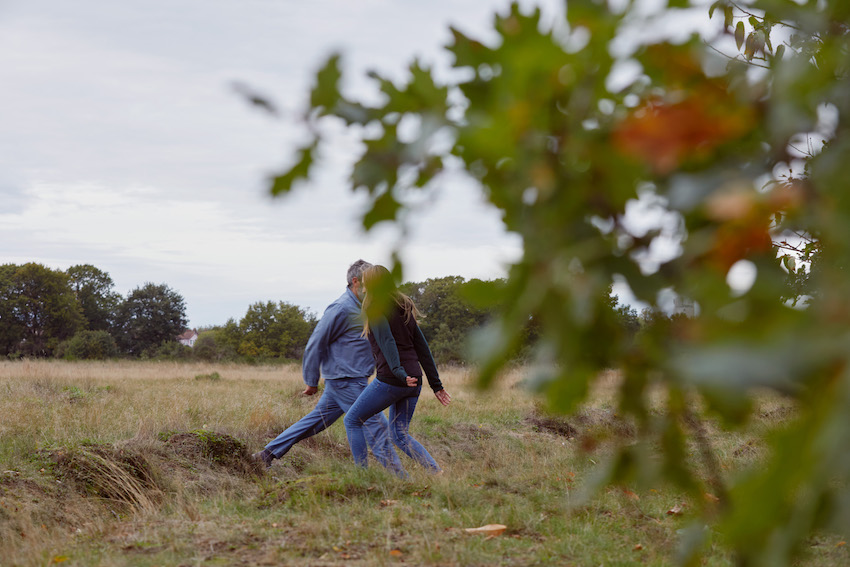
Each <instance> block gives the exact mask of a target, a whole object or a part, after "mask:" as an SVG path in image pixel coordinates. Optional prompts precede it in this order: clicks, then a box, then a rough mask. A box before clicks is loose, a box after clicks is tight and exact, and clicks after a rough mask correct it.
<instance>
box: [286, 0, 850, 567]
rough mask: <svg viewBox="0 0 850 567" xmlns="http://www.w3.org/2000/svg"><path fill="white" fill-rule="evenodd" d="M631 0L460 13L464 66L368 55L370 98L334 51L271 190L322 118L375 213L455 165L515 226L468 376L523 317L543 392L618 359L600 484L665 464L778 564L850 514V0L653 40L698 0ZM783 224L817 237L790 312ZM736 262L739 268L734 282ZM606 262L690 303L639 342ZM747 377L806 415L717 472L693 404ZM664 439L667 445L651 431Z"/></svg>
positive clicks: (745, 384) (757, 556)
mask: <svg viewBox="0 0 850 567" xmlns="http://www.w3.org/2000/svg"><path fill="white" fill-rule="evenodd" d="M623 4H625V6H623ZM639 4H641V3H639V2H626V3H622V2H617V3H616V5H615V3H611V5H610V6H609V3H608V2H604V1H602V0H570V2H568V3H567V8H566V16H567V17H566V21H565V22H558V23H557V24H556V26H555V29H554V30H553V29H550V28H548V27H547V26H546V24H545V23H543V22H542V21H541V18H540V13H539V12H534V13H532V14H523V13H521V11H520V10H519V8H518V7H517V6H516V5H513V6H512V7H511V8H510V10H509V11H508V12H507V13H504V14H500V15H497V16H496V17H495V19H494V26H493V31H494V32H495V36H496V39H494V40H493V41H490V42H486V41H478V40H476V39H475V38H472V37H468V36H467V35H465V34H464V33H462V32H461V31H459V30H457V29H452V41H451V43H450V44H449V45H448V50H449V52H450V54H451V56H452V57H453V65H452V67H453V69H452V70H453V71H455V72H454V73H452V74H445V73H441V74H440V75H439V76H440V77H452V79H450V82H441V81H440V80H439V79H438V78H437V74H436V73H434V72H432V70H431V69H429V68H428V67H426V66H424V65H423V64H422V63H420V62H418V61H417V62H414V63H412V64H411V65H410V67H409V70H408V74H407V77H406V78H405V79H404V80H402V81H399V82H397V83H394V82H392V81H390V80H388V79H385V78H383V77H382V76H380V75H379V74H378V73H372V74H371V77H372V78H373V79H374V80H375V82H376V84H377V86H378V88H379V89H380V91H381V93H382V97H381V98H380V102H379V103H377V104H371V103H369V104H364V103H361V102H359V101H357V100H354V99H352V98H349V97H347V96H345V94H344V93H342V92H341V91H340V87H339V85H340V82H341V71H340V62H339V56H338V55H334V56H332V57H331V58H330V59H329V60H328V61H327V63H326V64H325V65H324V66H323V67H322V68H321V70H320V71H319V72H318V74H317V76H316V85H315V87H314V89H313V90H312V92H311V96H310V103H309V108H308V109H307V111H306V112H305V114H304V120H305V122H306V123H307V130H308V131H309V133H310V134H311V138H310V140H309V141H308V143H307V144H306V145H305V146H303V147H302V148H301V149H300V150H299V151H298V153H297V155H296V159H295V163H294V164H293V165H292V166H291V167H290V168H288V169H287V170H285V171H284V172H283V173H281V174H280V175H279V176H277V177H275V178H274V179H273V181H272V187H271V191H272V193H273V194H276V195H279V194H283V193H286V192H288V191H289V190H290V189H291V188H292V186H293V184H295V183H296V182H298V181H300V180H303V179H305V178H308V177H309V176H310V173H311V166H312V165H313V163H314V160H315V158H316V156H318V155H319V151H320V144H321V142H322V138H323V135H324V133H325V132H326V131H327V130H325V129H324V127H325V124H326V123H327V122H335V123H340V122H342V123H344V124H346V125H347V126H348V127H349V129H350V130H351V131H353V132H354V133H356V134H357V135H359V136H360V137H361V140H362V142H363V147H364V151H363V154H362V156H361V158H360V159H359V161H358V162H357V163H356V164H355V165H354V167H353V169H352V173H351V178H350V182H351V186H352V188H353V189H355V190H360V191H363V192H365V193H367V194H368V196H369V199H370V204H371V206H370V207H369V208H368V210H367V211H366V212H365V213H364V215H363V217H362V221H363V226H364V227H365V228H366V229H367V230H368V229H371V228H372V227H373V226H375V225H376V224H378V223H380V222H384V221H390V222H395V223H399V224H402V225H403V224H404V222H405V219H406V218H415V216H416V215H404V214H403V212H404V210H405V208H406V205H405V203H406V202H407V197H408V195H409V194H410V193H415V192H422V191H425V192H428V191H431V190H433V189H434V188H435V187H437V186H438V185H440V184H441V182H442V181H443V177H442V174H443V173H444V172H445V171H447V170H457V169H461V170H463V171H465V172H466V173H467V174H468V175H469V176H470V177H471V178H473V179H475V180H477V181H478V182H479V183H480V185H481V187H482V189H483V192H484V194H485V196H486V197H487V199H489V201H490V203H491V204H492V205H493V206H495V207H496V208H498V209H499V211H500V212H501V213H502V215H503V219H504V223H505V227H506V228H507V229H508V230H510V231H513V232H516V233H518V234H520V235H521V236H522V237H523V241H524V254H523V257H522V259H521V260H520V261H518V262H517V263H516V264H515V265H514V266H513V267H512V268H511V271H510V275H509V278H508V283H507V286H506V287H505V288H504V289H503V290H495V289H487V288H486V287H482V289H480V290H479V296H480V297H485V298H486V297H489V298H492V299H493V300H494V302H495V303H496V304H497V305H501V306H502V307H503V308H502V310H501V316H500V318H499V319H498V320H497V322H496V323H494V324H493V325H492V326H491V328H490V329H489V331H487V332H486V333H484V334H482V335H481V337H480V353H481V360H482V364H483V366H482V373H481V374H482V375H481V378H482V382H483V383H484V384H488V383H490V382H491V381H492V380H493V378H494V377H495V376H496V374H497V372H498V371H499V369H500V368H502V367H503V365H504V364H505V363H506V361H507V360H508V359H509V357H510V355H511V353H512V352H514V351H515V349H516V347H517V344H518V342H519V341H520V340H521V338H522V335H523V333H524V332H525V329H526V326H527V323H528V321H529V320H531V319H533V320H534V321H535V322H536V323H537V325H538V332H539V336H540V341H539V343H538V349H537V353H536V358H537V360H538V362H539V365H538V366H539V368H540V369H541V370H540V372H539V373H538V375H537V376H536V378H535V382H536V384H537V385H538V387H539V389H540V390H541V391H543V392H545V394H546V397H547V399H548V400H549V401H550V403H551V405H552V407H554V408H557V409H559V410H561V411H570V410H571V409H572V408H574V407H576V404H578V403H580V402H581V400H583V399H585V398H586V396H587V392H588V390H589V386H590V384H591V383H592V381H593V380H594V379H595V377H596V376H597V375H598V371H599V369H600V367H604V366H615V367H618V368H621V369H622V371H623V372H624V375H625V378H626V379H625V380H624V381H623V383H622V387H621V390H620V396H619V401H618V406H619V411H620V412H622V413H623V414H624V415H628V416H631V417H633V418H634V419H635V420H636V422H637V424H638V429H639V432H640V439H641V442H640V443H636V444H633V443H630V444H624V445H623V446H622V447H621V450H620V451H619V453H618V455H617V456H616V458H614V459H613V460H612V463H611V468H610V471H609V474H608V475H607V476H606V477H605V478H604V479H603V480H605V481H609V482H628V481H629V480H635V479H641V480H645V481H647V482H652V481H653V480H654V479H659V478H665V479H667V480H669V481H672V482H673V483H675V485H677V486H678V487H680V488H681V489H682V490H685V491H687V492H688V493H689V494H692V495H697V494H701V493H702V492H705V491H710V492H712V493H713V494H716V495H717V497H718V498H719V499H720V502H721V506H720V507H719V510H715V509H714V508H713V507H709V506H705V507H704V510H703V512H704V515H705V521H706V522H709V523H711V525H716V526H720V529H722V530H723V531H724V532H725V533H727V534H728V539H727V544H728V545H729V546H730V547H731V548H733V549H734V550H735V552H736V553H737V555H738V558H739V561H740V562H741V563H742V564H761V565H780V564H786V563H787V562H789V561H790V560H791V558H792V557H793V556H794V555H795V554H796V553H797V551H798V550H799V549H800V546H801V545H802V543H803V542H804V541H805V538H806V537H807V535H808V534H809V533H811V532H812V531H813V530H816V529H818V528H820V527H824V526H831V527H835V528H838V529H842V530H847V529H848V528H850V515H848V514H846V513H845V512H844V510H847V509H848V505H847V503H848V502H850V490H848V488H849V487H848V481H849V480H850V459H848V458H847V457H846V447H847V446H848V443H850V428H848V427H847V426H846V415H847V414H848V412H850V364H848V356H850V354H848V353H850V348H848V347H850V344H849V343H848V341H850V338H848V333H847V328H848V323H850V299H848V295H847V290H848V289H850V272H848V271H847V269H846V267H847V266H848V264H850V262H848V261H850V199H848V197H847V194H846V193H847V192H846V188H847V183H846V172H845V169H846V163H847V162H848V158H850V138H848V123H850V121H848V115H850V97H848V96H847V93H848V92H850V73H849V72H848V70H850V33H849V32H850V25H848V24H850V3H847V2H846V1H844V0H819V1H814V0H810V1H805V2H800V1H790V0H753V1H752V2H749V3H747V4H740V5H739V4H736V3H735V2H732V1H727V0H720V1H719V2H716V3H715V4H714V5H712V6H711V7H710V9H709V8H708V7H707V6H705V5H700V4H698V3H696V2H695V4H697V5H696V7H695V8H694V9H698V10H703V11H705V12H708V13H706V15H705V17H706V18H709V17H713V21H714V22H715V24H716V30H717V31H716V35H715V36H713V37H709V38H707V39H704V38H698V37H694V38H692V39H691V40H690V41H687V42H685V43H683V44H673V43H671V42H668V41H664V40H663V39H646V40H643V41H642V40H635V41H634V43H633V44H631V45H630V44H629V42H628V41H627V40H626V39H625V38H626V37H649V36H647V35H646V34H643V35H642V34H640V33H638V30H641V29H643V28H647V27H650V26H651V25H652V24H653V18H659V19H663V18H664V17H665V16H669V15H670V14H672V13H674V12H676V10H678V9H682V8H687V7H689V4H690V3H689V2H687V1H685V0H670V2H669V6H668V7H667V8H666V10H664V11H662V13H660V14H652V15H648V14H647V13H646V11H642V10H641V9H636V6H637V5H639ZM612 6H613V7H612ZM724 42H725V43H724ZM733 42H737V48H738V49H740V50H741V52H740V54H738V52H735V51H734V50H735V47H732V45H734V43H733ZM730 43H731V45H730ZM729 47H731V51H732V54H727V55H726V56H722V55H720V54H719V53H720V52H722V51H723V50H724V49H726V50H727V53H728V52H729V51H730V50H729V49H728V48H729ZM727 59H728V61H727ZM624 69H626V70H632V71H633V72H625V73H624V72H623V70H624ZM724 69H725V70H724ZM821 142H823V143H821ZM800 147H803V148H806V147H808V148H809V149H808V150H803V151H800V149H799V148H800ZM636 199H644V200H647V199H648V200H650V201H653V202H655V203H656V205H657V207H658V208H659V209H660V210H661V211H662V212H663V213H664V214H666V215H667V218H672V219H675V220H676V223H675V224H677V225H678V228H676V229H675V230H672V231H671V230H670V229H669V228H664V227H663V226H659V229H658V230H650V231H648V232H647V231H644V230H636V229H635V228H633V226H632V225H631V224H630V223H629V222H628V219H627V216H626V208H627V206H628V205H629V203H630V202H632V201H634V200H636ZM420 201H421V200H420ZM795 235H797V236H796V237H797V238H802V239H803V240H806V239H807V240H808V241H809V242H816V243H817V245H816V246H814V247H806V246H804V245H802V244H801V245H800V246H799V249H800V251H801V253H802V254H803V259H811V258H812V253H813V252H816V259H817V266H818V270H816V271H815V270H812V271H811V272H810V273H809V276H808V277H807V278H805V280H806V281H805V286H806V293H807V294H808V295H809V296H810V297H811V301H810V303H809V305H808V308H807V309H804V310H799V309H792V308H791V307H789V306H788V305H786V303H785V301H784V299H787V298H788V297H789V290H788V286H787V279H788V278H787V271H788V270H791V271H794V272H796V270H798V269H799V270H803V271H805V272H807V273H808V270H806V267H805V266H801V267H798V266H796V262H791V261H790V259H789V258H785V259H783V260H781V261H780V260H778V259H777V250H776V247H775V245H774V238H776V240H777V241H780V240H784V241H786V242H787V241H789V240H791V241H793V238H794V237H795ZM665 239H667V240H670V239H672V240H674V241H677V242H678V246H679V252H678V255H677V256H676V257H675V258H673V259H670V260H665V259H663V258H662V259H658V257H657V256H656V255H655V254H654V253H653V250H654V248H655V246H657V244H658V243H661V242H662V241H663V240H665ZM792 247H793V245H792ZM782 255H785V256H787V255H788V248H787V247H786V248H785V250H784V251H783V252H782ZM739 270H744V271H745V272H749V273H751V274H754V277H753V281H752V282H751V284H750V285H746V284H744V285H739V284H736V285H735V287H730V285H729V283H727V280H729V279H730V278H732V277H733V276H734V273H735V272H737V271H739ZM395 272H396V274H398V275H400V272H401V266H400V265H397V266H395ZM618 278H619V279H621V280H622V281H625V282H626V283H627V284H628V285H629V287H630V288H631V289H632V291H633V292H634V293H635V295H636V296H637V297H638V298H639V299H641V300H643V301H645V302H647V303H648V304H649V305H651V306H657V305H658V303H659V301H660V296H661V295H662V294H664V293H665V292H669V291H670V290H672V291H674V292H675V293H676V294H678V295H680V296H683V297H686V298H689V299H691V300H693V301H695V302H696V304H697V305H698V306H699V310H700V316H699V317H697V318H695V319H693V320H687V321H678V322H673V323H672V324H669V325H659V326H657V327H656V329H655V331H654V332H653V333H648V334H645V335H644V336H642V337H641V339H640V340H639V341H632V340H631V339H630V337H628V336H627V335H626V334H625V333H623V332H622V329H620V328H619V327H618V326H617V325H616V322H615V320H614V318H613V317H611V316H610V312H609V311H607V310H606V309H605V308H604V307H605V303H606V297H605V294H604V290H605V289H606V288H607V286H609V285H610V284H611V282H612V281H614V280H615V279H618ZM797 279H798V280H799V279H800V278H797ZM730 281H731V280H730ZM792 283H793V282H792ZM797 283H799V282H797ZM795 285H796V283H795ZM792 299H795V300H796V299H799V298H798V297H792ZM654 387H660V388H662V389H664V390H665V391H666V392H667V394H666V406H665V411H664V412H662V413H661V414H660V415H658V414H654V413H652V412H650V411H649V410H648V405H647V398H648V392H649V391H650V389H652V388H654ZM758 388H769V389H772V390H774V391H776V392H780V393H782V394H783V395H787V396H790V397H793V398H794V399H796V400H797V401H798V402H799V403H800V412H799V414H798V415H797V417H796V419H795V421H794V422H793V424H792V425H790V426H789V427H787V428H783V429H782V430H781V431H777V432H774V433H773V434H772V435H771V436H770V438H771V442H772V447H773V449H772V453H771V454H770V457H769V458H768V459H767V462H766V465H765V466H764V467H761V468H760V469H758V470H753V471H750V472H748V473H746V474H742V475H734V476H730V475H728V474H726V473H724V471H723V470H722V469H721V468H720V467H719V466H718V464H717V458H716V455H715V454H714V452H713V451H712V450H711V448H710V447H709V446H708V444H707V441H706V436H705V433H704V431H703V428H702V426H701V424H700V422H699V420H697V419H695V417H694V415H693V414H692V411H691V409H690V404H689V400H690V399H691V397H692V396H697V397H698V399H700V400H701V402H702V403H704V404H705V405H706V407H708V408H709V410H710V411H711V412H715V413H716V414H717V415H719V416H721V417H722V418H723V420H724V421H725V423H727V424H728V425H730V426H731V425H740V424H742V423H745V422H746V420H747V419H748V418H749V417H751V410H752V407H753V403H752V394H753V392H754V391H755V390H757V389H758ZM689 437H691V438H693V439H696V440H697V441H698V442H700V443H701V445H702V448H701V454H702V455H703V460H704V462H703V466H704V467H705V470H706V471H708V475H707V476H701V475H699V474H697V471H696V470H695V467H694V464H693V463H691V462H689V461H687V460H686V459H684V458H683V455H685V454H686V452H687V451H686V443H687V439H688V438H689ZM654 443H657V444H659V445H660V446H661V447H663V451H662V453H661V458H660V459H656V458H655V455H654V453H653V452H651V451H646V450H644V447H645V446H646V445H647V444H654ZM704 534H705V532H703V531H699V530H698V531H695V532H690V533H688V534H687V535H686V537H684V538H683V541H685V542H688V543H689V544H690V548H689V549H690V553H686V554H685V555H684V557H683V560H695V557H696V555H695V554H696V553H697V552H698V550H699V547H700V544H701V542H702V541H704V537H703V536H704Z"/></svg>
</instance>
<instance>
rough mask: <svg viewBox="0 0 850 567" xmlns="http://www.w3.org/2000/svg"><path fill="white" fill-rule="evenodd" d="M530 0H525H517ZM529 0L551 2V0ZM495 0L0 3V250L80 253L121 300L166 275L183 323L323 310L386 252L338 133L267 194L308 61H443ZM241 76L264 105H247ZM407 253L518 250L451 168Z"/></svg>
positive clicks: (426, 272)
mask: <svg viewBox="0 0 850 567" xmlns="http://www.w3.org/2000/svg"><path fill="white" fill-rule="evenodd" d="M526 4H531V2H528V3H526ZM535 4H542V6H543V8H544V13H545V14H547V15H549V16H550V17H555V14H558V13H561V12H562V2H561V1H560V0H546V1H539V2H535ZM507 5H508V4H507V2H503V1H499V0H434V1H431V2H414V1H412V0H359V1H357V2H351V1H349V0H313V1H311V2H304V1H295V0H167V1H166V0H145V1H138V0H124V1H120V2H116V1H114V0H75V1H73V2H68V1H67V0H0V197H2V206H0V263H16V264H22V263H26V262H39V263H42V264H45V265H47V266H49V267H51V268H56V269H63V270H64V269H67V268H68V267H69V266H72V265H75V264H93V265H95V266H97V267H98V268H100V269H102V270H104V271H106V272H108V273H109V274H110V275H111V276H112V278H113V280H114V281H115V284H116V291H118V292H119V293H121V294H122V295H126V294H127V293H128V292H129V291H131V290H132V289H134V288H136V287H138V286H141V285H143V284H144V283H146V282H153V283H165V284H168V285H169V286H170V287H171V288H173V289H174V290H176V291H177V292H179V293H180V294H181V295H182V296H183V297H184V299H185V301H186V307H187V314H188V317H189V320H190V325H191V326H193V327H198V326H206V325H214V324H222V323H224V322H225V321H226V320H227V319H228V318H230V317H234V318H236V319H239V318H240V317H241V316H242V315H244V314H245V311H246V310H247V308H248V306H249V305H250V304H251V303H253V302H256V301H266V300H274V301H279V300H282V301H288V302H290V303H294V304H297V305H300V306H302V307H306V308H308V309H310V310H312V311H313V312H315V313H317V314H321V312H322V311H323V310H324V307H325V306H326V305H327V304H328V303H329V302H330V301H332V300H333V299H334V298H336V297H337V296H338V295H339V294H340V293H341V292H342V289H343V287H344V285H345V281H344V279H345V270H346V268H347V266H348V265H349V264H350V263H351V262H352V261H353V260H356V259H357V258H364V259H366V260H369V261H372V262H375V263H387V262H389V251H390V250H391V248H392V243H393V240H394V238H395V237H396V236H395V233H394V231H393V230H390V229H381V230H379V231H377V232H376V233H375V234H370V235H368V236H367V235H364V234H363V231H362V229H360V227H359V224H358V222H357V218H358V211H359V210H360V208H361V207H362V204H363V202H362V199H361V197H359V196H357V195H354V194H352V193H351V192H350V191H349V190H348V189H346V188H345V186H344V176H345V173H346V168H347V164H348V163H349V160H350V157H351V155H353V153H354V151H355V150H356V146H355V145H354V144H353V142H350V141H346V139H345V138H342V139H340V140H338V141H337V143H335V144H334V146H333V148H332V149H331V151H330V152H328V154H327V155H326V156H325V158H326V159H325V161H324V162H323V163H324V165H323V167H322V170H321V172H320V174H319V175H318V176H317V178H316V180H315V182H314V183H312V184H311V185H310V186H309V187H308V188H302V189H301V190H299V191H297V192H296V193H295V194H294V195H292V196H290V197H288V198H286V199H276V200H272V199H271V198H270V197H269V196H268V195H267V189H266V188H267V179H268V177H269V176H270V175H271V174H273V173H274V172H275V171H277V170H279V169H281V167H282V165H283V164H284V163H285V162H286V160H287V158H289V157H291V149H292V147H293V144H294V142H295V141H296V140H297V134H298V130H297V127H296V125H295V121H294V117H295V116H296V113H297V112H298V111H300V110H301V109H302V108H303V107H304V105H305V101H306V98H307V95H308V90H309V87H310V84H311V80H312V77H313V74H314V72H315V70H316V69H317V68H318V66H319V65H320V64H321V63H322V62H323V61H324V59H325V58H326V57H327V56H328V55H329V54H330V53H331V52H332V51H333V50H341V51H342V52H343V55H344V62H345V66H346V70H347V71H348V72H349V76H350V77H351V78H352V82H350V83H348V84H347V85H346V86H347V87H348V88H350V89H353V90H355V91H357V90H360V91H362V92H364V93H366V92H367V90H366V89H367V83H366V82H365V81H363V80H362V79H361V77H363V76H364V74H365V71H366V70H369V69H376V70H379V71H380V72H382V73H383V74H385V75H388V76H391V77H392V76H396V77H398V76H401V74H402V73H403V71H404V69H405V67H406V66H407V65H408V64H409V62H410V60H411V59H412V58H413V57H414V56H419V57H420V58H421V59H422V60H424V61H425V62H428V63H432V64H435V65H436V66H438V67H440V66H446V65H447V62H448V56H447V54H446V52H445V51H444V50H443V46H445V45H446V44H447V43H448V41H449V33H448V25H449V24H453V25H455V26H456V27H459V28H461V29H462V30H464V31H466V32H468V33H471V34H472V35H474V36H476V37H482V38H486V37H487V36H486V30H487V29H488V27H489V26H490V24H491V22H492V13H493V11H494V9H499V10H501V11H504V10H505V8H506V6H507ZM234 81H239V82H242V83H245V84H247V85H250V86H251V87H252V88H253V89H255V90H256V91H258V92H260V93H262V94H264V95H266V96H268V98H270V99H271V100H273V101H275V102H276V103H277V104H278V106H279V107H280V109H281V114H282V117H281V119H278V120H275V119H273V118H271V117H270V116H269V115H267V114H264V113H262V112H260V111H259V110H257V109H255V108H252V107H250V106H249V105H248V104H247V103H246V102H245V100H244V99H243V98H242V97H240V96H239V95H237V94H236V92H235V91H234V89H233V87H232V84H233V82H234ZM438 195H439V197H438V199H437V200H436V201H435V202H433V203H430V204H429V207H428V208H427V211H426V212H424V213H423V214H422V216H421V219H420V220H419V222H418V223H417V229H416V231H415V232H414V234H413V237H412V239H411V241H410V243H409V244H408V246H407V247H406V248H405V254H404V256H403V259H404V260H405V274H404V276H405V279H406V280H414V281H419V280H424V279H427V278H431V277H441V276H446V275H460V276H464V277H466V278H472V277H478V278H485V279H489V278H494V277H501V276H503V275H505V273H506V272H505V266H506V264H507V263H509V262H510V261H511V260H513V259H515V258H516V257H517V256H518V254H519V252H520V245H521V242H520V240H519V239H518V237H516V236H512V235H508V234H505V232H504V230H503V228H502V225H501V222H500V219H499V215H498V213H497V212H496V211H494V210H493V209H490V208H488V207H487V206H486V205H485V204H484V203H483V200H482V197H481V195H480V193H479V192H478V191H477V189H476V188H475V187H474V186H472V185H471V184H469V183H468V182H464V181H463V180H462V179H454V180H452V179H449V180H446V181H445V182H444V183H443V184H442V185H441V187H440V190H439V192H438Z"/></svg>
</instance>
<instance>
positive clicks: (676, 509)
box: [667, 504, 685, 516]
mask: <svg viewBox="0 0 850 567" xmlns="http://www.w3.org/2000/svg"><path fill="white" fill-rule="evenodd" d="M684 509H685V506H684V505H683V504H676V505H675V506H673V507H672V508H670V509H669V510H667V515H668V516H681V515H682V512H683V511H684Z"/></svg>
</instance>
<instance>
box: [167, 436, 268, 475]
mask: <svg viewBox="0 0 850 567" xmlns="http://www.w3.org/2000/svg"><path fill="white" fill-rule="evenodd" d="M160 440H162V441H163V442H164V443H165V444H166V446H167V447H168V448H169V449H170V450H172V451H174V452H175V453H177V454H178V455H180V456H182V457H184V458H186V459H189V460H190V461H198V460H201V459H202V460H205V461H207V462H208V463H210V464H211V465H212V466H213V467H219V468H223V469H225V470H226V471H228V472H230V473H235V474H239V475H242V476H249V475H256V474H260V473H262V467H261V465H259V464H258V463H256V462H254V461H253V459H251V454H250V453H249V452H248V448H247V447H246V446H245V443H243V442H242V441H240V440H239V439H236V438H235V437H231V436H230V435H227V434H225V433H217V432H215V431H208V430H206V429H196V430H194V431H186V432H168V433H162V434H160Z"/></svg>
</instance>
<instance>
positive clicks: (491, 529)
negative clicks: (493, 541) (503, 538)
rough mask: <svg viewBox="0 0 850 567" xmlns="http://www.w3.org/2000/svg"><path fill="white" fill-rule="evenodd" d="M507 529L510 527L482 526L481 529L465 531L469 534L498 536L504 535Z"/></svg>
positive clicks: (498, 525)
mask: <svg viewBox="0 0 850 567" xmlns="http://www.w3.org/2000/svg"><path fill="white" fill-rule="evenodd" d="M506 529H508V527H507V526H505V525H502V524H487V525H486V526H481V527H480V528H466V529H465V530H464V531H466V533H469V534H483V535H486V536H497V535H502V534H503V533H504V531H505V530H506Z"/></svg>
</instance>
